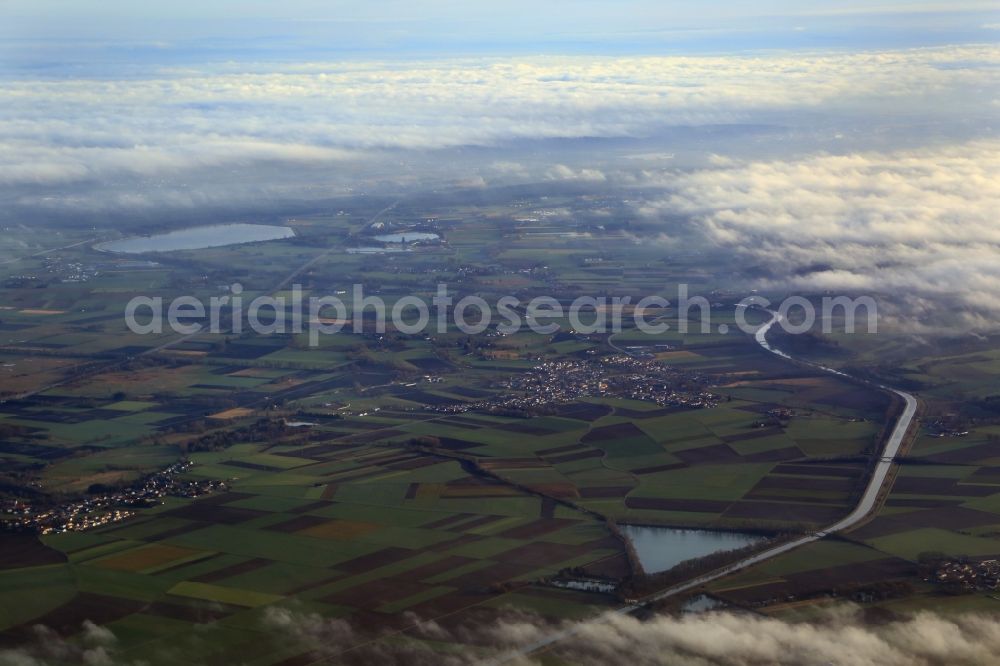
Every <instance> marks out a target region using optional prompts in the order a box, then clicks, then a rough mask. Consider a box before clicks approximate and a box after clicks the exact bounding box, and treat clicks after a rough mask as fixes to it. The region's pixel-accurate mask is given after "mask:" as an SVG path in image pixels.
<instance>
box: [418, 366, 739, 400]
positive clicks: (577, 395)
mask: <svg viewBox="0 0 1000 666" xmlns="http://www.w3.org/2000/svg"><path fill="white" fill-rule="evenodd" d="M706 385H707V379H705V378H703V377H701V376H700V375H697V374H693V373H688V372H684V371H680V370H677V369H676V368H670V367H667V366H664V365H662V364H661V363H659V362H657V361H655V360H651V359H644V358H634V357H632V356H627V355H614V356H606V357H603V358H599V359H583V360H560V361H548V362H545V363H541V364H539V365H536V366H535V367H533V368H532V369H531V370H530V371H529V372H526V373H523V374H520V375H516V376H514V377H512V378H510V379H508V380H506V381H504V382H502V383H500V385H499V387H500V388H502V389H505V390H506V392H505V393H504V394H502V395H500V396H495V397H491V398H487V399H485V400H480V401H477V402H468V403H458V404H446V405H436V406H433V407H430V408H429V409H431V410H433V411H438V412H442V413H459V412H469V411H475V410H482V411H497V410H514V411H523V412H537V411H544V410H545V408H547V407H549V406H553V405H560V404H565V403H568V402H572V401H574V400H579V399H581V398H625V399H629V400H641V401H644V402H651V403H654V404H657V405H660V406H661V407H687V408H690V409H706V408H711V407H715V406H716V405H718V404H719V402H720V400H721V398H720V397H719V396H718V395H716V394H714V393H712V392H710V391H708V390H707V389H706V388H705V387H706Z"/></svg>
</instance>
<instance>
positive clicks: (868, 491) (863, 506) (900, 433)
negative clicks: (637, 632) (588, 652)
mask: <svg viewBox="0 0 1000 666" xmlns="http://www.w3.org/2000/svg"><path fill="white" fill-rule="evenodd" d="M768 312H770V314H771V319H770V321H768V322H767V323H766V324H764V325H763V326H762V327H761V328H759V329H758V330H757V332H756V333H755V335H754V339H755V340H756V341H757V343H758V344H759V345H760V346H761V347H763V348H764V349H766V350H767V351H769V352H771V353H772V354H776V355H778V356H780V357H782V358H785V359H788V360H793V361H796V359H794V358H792V356H790V355H789V354H786V353H785V352H783V351H781V350H780V349H777V348H775V347H773V346H772V345H771V344H770V343H769V342H768V341H767V334H768V332H769V331H770V330H771V329H772V328H773V327H774V326H775V325H776V324H778V323H779V322H780V321H781V316H780V315H779V314H778V313H776V312H773V311H770V310H768ZM796 362H799V363H805V364H806V365H811V366H813V367H816V368H819V369H821V370H823V371H825V372H829V373H832V374H835V375H839V376H841V377H848V376H849V375H846V374H845V373H843V372H841V371H839V370H835V369H834V368H828V367H826V366H825V365H819V364H816V363H809V362H807V361H796ZM876 386H877V387H878V388H879V389H882V390H884V391H889V392H891V393H894V394H895V395H897V396H899V397H900V398H902V399H903V402H904V405H905V406H904V407H903V411H902V413H901V414H900V416H899V419H898V420H897V421H896V426H895V427H894V428H893V430H892V433H891V434H890V435H889V439H888V441H887V442H886V444H885V448H884V449H883V450H882V455H881V456H880V457H879V462H878V463H877V464H876V466H875V470H874V471H873V472H872V476H871V479H870V480H869V481H868V486H867V487H866V488H865V492H864V494H863V495H862V496H861V499H860V500H859V501H858V504H857V506H855V507H854V510H853V511H851V513H850V514H848V515H847V516H846V517H844V518H842V519H840V520H838V521H837V522H835V523H833V524H832V525H830V526H828V527H825V528H823V529H822V530H820V531H818V532H812V533H810V534H806V535H803V536H801V537H799V538H798V539H795V540H793V541H786V542H784V543H781V544H778V545H776V546H774V547H772V548H768V549H767V550H763V551H761V552H759V553H756V554H754V555H750V556H749V557H747V558H745V559H742V560H740V561H738V562H734V563H732V564H730V565H728V566H726V567H723V568H721V569H717V570H715V571H712V572H709V573H707V574H704V575H701V576H698V577H696V578H692V579H691V580H688V581H685V582H683V583H679V584H677V585H674V586H673V587H670V588H667V589H665V590H661V591H660V592H657V593H655V594H652V595H650V596H648V597H645V598H644V599H642V600H641V601H639V602H637V603H634V604H629V605H626V606H622V607H620V608H616V609H615V610H613V611H610V612H608V613H606V614H604V615H602V616H600V617H597V618H594V619H592V620H587V621H585V622H582V623H580V624H576V625H573V626H572V627H569V628H567V629H564V630H562V631H559V632H556V633H553V634H550V635H548V636H546V637H544V638H542V639H540V640H538V641H535V642H533V643H530V644H528V645H524V646H522V647H520V648H518V649H516V650H512V651H510V652H507V653H505V654H503V655H501V656H500V657H498V658H496V659H493V660H489V661H487V662H484V663H487V664H497V665H499V664H506V663H509V662H512V661H515V660H518V659H523V658H525V657H527V656H528V655H530V654H532V653H534V652H538V651H539V650H544V649H546V648H548V647H551V646H552V645H554V644H556V643H559V642H560V641H563V640H565V639H567V638H571V637H572V636H574V635H575V634H577V633H579V632H580V630H581V629H583V628H584V627H586V626H592V625H595V624H600V623H602V622H604V621H606V620H607V619H609V618H611V617H614V616H616V615H629V614H631V613H633V612H635V611H637V610H639V609H640V608H643V607H644V606H648V605H649V604H651V603H654V602H657V601H662V600H664V599H669V598H671V597H676V596H677V595H680V594H683V593H685V592H690V591H691V590H693V589H696V588H698V587H700V586H702V585H705V584H706V583H710V582H712V581H714V580H718V579H719V578H724V577H725V576H729V575H731V574H733V573H736V572H737V571H741V570H743V569H746V568H748V567H752V566H754V565H756V564H760V563H761V562H765V561H767V560H770V559H772V558H775V557H777V556H779V555H783V554H784V553H787V552H789V551H791V550H795V549H796V548H799V547H800V546H804V545H806V544H809V543H813V542H814V541H819V540H820V539H822V538H823V537H825V536H827V535H829V534H833V533H834V532H842V531H844V530H847V529H849V528H851V527H854V526H855V525H857V524H858V523H860V522H861V521H863V520H865V519H866V518H867V517H868V515H869V514H870V513H871V512H872V510H873V509H874V508H875V505H876V504H877V502H878V497H879V493H881V492H882V487H883V486H884V485H885V481H886V478H887V477H888V475H889V470H891V469H892V465H893V463H894V462H895V458H896V456H897V455H898V454H899V449H900V447H901V446H902V444H903V440H904V439H905V438H906V433H907V431H908V430H909V429H910V426H911V425H912V424H913V419H914V418H915V417H916V414H917V399H916V398H915V397H914V396H912V395H911V394H909V393H907V392H905V391H900V390H898V389H894V388H891V387H889V386H884V385H881V384H877V385H876Z"/></svg>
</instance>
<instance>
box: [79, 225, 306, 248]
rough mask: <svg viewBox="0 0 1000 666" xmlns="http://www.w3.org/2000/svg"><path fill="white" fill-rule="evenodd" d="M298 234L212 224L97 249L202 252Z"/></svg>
mask: <svg viewBox="0 0 1000 666" xmlns="http://www.w3.org/2000/svg"><path fill="white" fill-rule="evenodd" d="M294 235H295V232H294V231H292V229H291V228H289V227H278V226H273V225H267V224H212V225H207V226H203V227H190V228H188V229H178V230H177V231H168V232H167V233H163V234H156V235H154V236H136V237H135V238H125V239H122V240H116V241H108V242H107V243H98V244H97V245H95V246H94V247H95V248H96V249H98V250H102V251H104V252H119V253H122V254H142V253H144V252H173V251H175V250H200V249H203V248H207V247H222V246H224V245H238V244H240V243H256V242H259V241H269V240H278V239H279V238H290V237H292V236H294Z"/></svg>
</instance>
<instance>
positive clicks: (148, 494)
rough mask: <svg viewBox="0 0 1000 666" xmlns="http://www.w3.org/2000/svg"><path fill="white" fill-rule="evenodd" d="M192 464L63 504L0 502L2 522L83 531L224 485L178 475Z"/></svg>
mask: <svg viewBox="0 0 1000 666" xmlns="http://www.w3.org/2000/svg"><path fill="white" fill-rule="evenodd" d="M190 466H191V463H190V461H187V460H184V461H180V462H177V463H174V464H173V465H171V466H170V467H167V468H166V469H164V470H161V471H159V472H156V473H155V474H151V475H150V476H148V477H146V478H144V479H143V480H141V481H139V482H138V483H136V484H134V485H132V486H128V487H125V488H120V489H116V490H109V491H106V492H98V493H91V494H88V495H87V496H86V497H84V498H82V499H74V500H70V501H67V502H63V503H62V504H51V503H43V504H37V503H35V504H32V503H30V502H27V501H24V500H19V499H11V500H6V501H5V502H3V503H2V504H0V514H2V515H0V526H2V527H3V529H7V530H12V531H28V532H37V533H39V534H59V533H61V532H82V531H85V530H90V529H94V528H96V527H101V526H103V525H108V524H110V523H116V522H120V521H122V520H125V519H126V518H130V517H132V516H133V515H135V509H137V508H142V507H149V506H155V505H157V504H160V503H161V502H162V501H163V497H165V496H168V495H169V496H172V497H190V498H193V497H200V496H201V495H205V494H208V493H212V492H215V491H217V490H224V489H225V483H224V482H222V481H216V480H208V479H203V480H195V481H188V480H181V479H179V478H177V475H178V474H180V473H181V472H184V471H186V470H187V469H188V468H189V467H190Z"/></svg>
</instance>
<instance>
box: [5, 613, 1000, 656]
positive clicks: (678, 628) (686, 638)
mask: <svg viewBox="0 0 1000 666" xmlns="http://www.w3.org/2000/svg"><path fill="white" fill-rule="evenodd" d="M407 619H408V621H410V622H411V624H410V626H409V628H408V629H407V634H408V635H409V636H410V637H411V638H413V637H415V638H419V639H420V640H406V639H404V637H403V635H401V634H400V633H398V632H391V633H388V634H383V635H377V634H370V633H365V632H360V631H358V629H357V628H356V627H354V626H353V625H352V624H351V623H350V622H349V621H348V620H345V619H340V618H332V619H327V618H323V617H321V616H319V615H316V614H314V613H309V612H302V611H298V610H293V609H289V608H281V607H274V608H269V609H268V610H267V611H266V612H265V613H264V615H263V618H262V622H261V626H260V630H261V631H263V632H265V634H266V635H269V636H271V637H272V638H273V639H274V640H275V647H276V648H278V649H280V650H281V651H282V653H288V654H295V653H310V654H311V655H312V656H313V657H314V658H315V659H316V660H320V659H328V660H332V661H334V662H336V663H343V664H355V663H356V664H372V663H378V664H383V665H385V666H392V665H394V664H398V665H399V666H403V665H406V666H420V665H421V664H427V665H429V666H430V665H433V666H471V665H472V664H477V663H509V664H521V665H523V666H527V665H529V664H538V663H541V662H540V657H539V655H519V653H518V651H517V648H519V647H520V646H525V645H531V644H534V643H537V642H538V641H540V640H542V639H544V638H546V637H547V636H550V635H551V633H552V632H564V631H572V635H571V636H570V637H569V638H567V639H566V640H563V641H561V642H559V643H557V644H556V645H555V646H554V647H552V648H551V649H552V650H554V651H555V652H556V654H557V655H558V656H559V657H561V658H562V659H563V660H565V661H567V662H568V663H573V664H580V665H581V666H601V665H603V664H621V663H628V664H633V665H634V666H659V665H661V664H684V665H685V666H759V665H760V664H768V665H770V666H786V665H787V666H988V665H989V664H993V663H995V662H996V655H997V654H998V653H1000V618H998V617H997V616H995V615H988V614H975V615H969V614H966V615H958V616H947V617H946V616H942V615H936V614H934V613H927V612H924V613H918V614H915V615H912V616H909V617H903V618H900V619H898V620H895V621H891V622H883V623H879V624H872V623H870V622H865V621H864V618H863V614H862V613H860V612H859V611H858V609H857V608H855V607H853V606H850V605H846V606H839V607H835V608H830V609H827V610H825V611H822V612H821V615H820V616H819V617H818V618H817V619H816V620H815V621H813V622H800V623H789V622H785V621H782V620H777V619H774V618H770V617H765V616H759V615H754V614H750V613H731V612H712V613H705V614H697V615H683V616H680V617H675V616H658V617H655V618H653V619H650V620H648V621H640V620H637V619H635V618H634V617H631V616H620V615H608V616H606V617H604V618H602V619H601V620H598V621H593V622H587V623H583V624H573V623H564V624H562V625H557V626H552V625H551V624H547V623H545V622H544V621H542V620H541V619H540V618H539V617H537V616H534V615H527V614H524V613H519V612H515V611H509V612H507V613H506V614H504V615H502V616H500V617H493V618H491V619H489V620H488V621H480V622H478V623H477V622H469V623H465V624H461V625H459V626H457V627H454V626H453V627H450V628H445V627H444V626H442V625H440V624H438V623H436V622H434V621H420V620H419V619H418V618H415V617H412V616H411V617H408V618H407ZM212 631H213V629H212V626H211V625H199V626H198V628H197V631H195V632H194V633H196V634H201V635H202V638H203V640H208V641H210V640H211V637H212ZM36 638H37V640H36V643H35V644H33V645H29V646H25V647H24V648H21V649H14V650H10V649H8V650H0V665H2V666H55V665H57V664H69V663H85V664H90V665H92V666H114V665H116V664H117V665H120V666H124V665H125V664H134V663H135V662H133V661H131V660H129V659H125V658H123V657H122V656H121V654H122V653H123V652H124V651H122V650H117V649H116V643H117V640H116V638H115V636H114V634H112V633H111V632H110V631H109V630H108V629H106V628H102V627H98V626H96V625H94V624H93V623H89V622H88V623H85V624H84V631H83V632H82V633H81V635H80V636H79V637H78V638H77V639H76V640H75V641H74V642H72V643H71V642H68V641H66V640H64V639H63V638H60V637H58V636H56V635H54V634H53V633H52V632H51V631H50V630H47V629H44V628H38V630H37V635H36ZM424 641H428V642H424ZM181 642H182V643H183V641H181ZM445 644H451V646H452V647H451V648H450V649H447V650H444V651H439V650H436V649H434V648H433V647H432V646H433V645H437V646H439V647H440V646H442V645H445ZM202 648H204V646H202ZM190 657H191V655H184V654H183V653H182V652H176V651H173V652H169V653H167V652H163V653H160V652H157V650H156V649H155V648H154V649H151V650H148V651H146V652H145V657H144V660H143V661H144V662H147V663H150V664H156V663H177V661H178V660H182V661H187V660H189V659H190ZM497 657H499V659H497ZM491 660H493V661H491Z"/></svg>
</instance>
